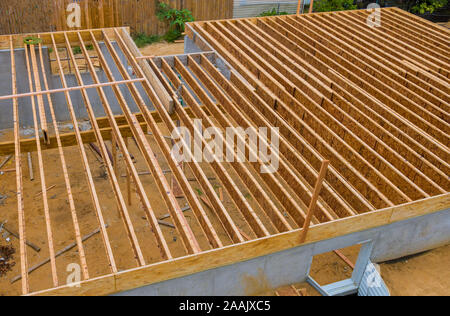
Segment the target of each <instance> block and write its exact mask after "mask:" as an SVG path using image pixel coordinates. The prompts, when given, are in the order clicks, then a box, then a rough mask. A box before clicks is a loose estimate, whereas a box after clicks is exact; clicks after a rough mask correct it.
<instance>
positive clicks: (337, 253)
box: [333, 250, 355, 270]
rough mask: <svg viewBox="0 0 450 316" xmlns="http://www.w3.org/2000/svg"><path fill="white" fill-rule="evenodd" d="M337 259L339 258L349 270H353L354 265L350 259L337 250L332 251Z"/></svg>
mask: <svg viewBox="0 0 450 316" xmlns="http://www.w3.org/2000/svg"><path fill="white" fill-rule="evenodd" d="M333 252H334V253H335V254H336V255H337V256H338V257H339V258H341V259H342V260H343V261H344V262H345V263H346V264H347V265H348V266H349V267H350V268H352V269H353V270H355V265H354V263H353V262H351V261H350V259H348V258H347V257H346V256H345V255H344V254H343V253H342V252H340V251H339V250H334V251H333Z"/></svg>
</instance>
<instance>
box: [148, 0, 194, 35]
mask: <svg viewBox="0 0 450 316" xmlns="http://www.w3.org/2000/svg"><path fill="white" fill-rule="evenodd" d="M156 16H157V17H158V19H159V20H160V21H166V22H168V23H169V25H170V28H169V30H168V31H167V33H166V36H165V37H166V40H167V41H168V42H173V41H175V40H176V39H178V38H179V37H180V36H181V34H183V32H184V30H185V25H186V23H187V22H193V21H194V17H193V16H192V12H191V11H189V10H187V9H183V10H178V9H173V8H171V7H170V6H169V5H168V4H166V3H164V2H159V3H158V11H157V13H156Z"/></svg>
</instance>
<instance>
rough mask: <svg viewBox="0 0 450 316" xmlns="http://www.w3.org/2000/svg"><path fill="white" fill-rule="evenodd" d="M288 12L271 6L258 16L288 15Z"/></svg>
mask: <svg viewBox="0 0 450 316" xmlns="http://www.w3.org/2000/svg"><path fill="white" fill-rule="evenodd" d="M288 14H289V13H288V12H285V11H280V12H278V11H277V9H275V8H273V9H272V10H268V11H264V12H263V13H261V14H260V15H259V16H276V15H288Z"/></svg>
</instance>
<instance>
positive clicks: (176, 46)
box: [140, 42, 184, 56]
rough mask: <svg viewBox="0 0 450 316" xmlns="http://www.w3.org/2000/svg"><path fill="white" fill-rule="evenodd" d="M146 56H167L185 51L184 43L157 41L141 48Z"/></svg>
mask: <svg viewBox="0 0 450 316" xmlns="http://www.w3.org/2000/svg"><path fill="white" fill-rule="evenodd" d="M140 51H141V53H142V54H143V55H144V56H167V55H179V54H183V53H184V43H167V42H161V43H155V44H152V45H148V46H146V47H144V48H141V49H140Z"/></svg>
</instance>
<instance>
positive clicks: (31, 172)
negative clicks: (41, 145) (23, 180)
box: [27, 152, 34, 181]
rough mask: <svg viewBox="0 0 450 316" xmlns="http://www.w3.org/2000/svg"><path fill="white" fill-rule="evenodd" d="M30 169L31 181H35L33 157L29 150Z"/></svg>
mask: <svg viewBox="0 0 450 316" xmlns="http://www.w3.org/2000/svg"><path fill="white" fill-rule="evenodd" d="M27 155H28V171H29V172H30V181H34V172H33V161H32V158H31V153H30V152H28V153H27Z"/></svg>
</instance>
